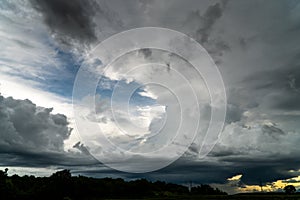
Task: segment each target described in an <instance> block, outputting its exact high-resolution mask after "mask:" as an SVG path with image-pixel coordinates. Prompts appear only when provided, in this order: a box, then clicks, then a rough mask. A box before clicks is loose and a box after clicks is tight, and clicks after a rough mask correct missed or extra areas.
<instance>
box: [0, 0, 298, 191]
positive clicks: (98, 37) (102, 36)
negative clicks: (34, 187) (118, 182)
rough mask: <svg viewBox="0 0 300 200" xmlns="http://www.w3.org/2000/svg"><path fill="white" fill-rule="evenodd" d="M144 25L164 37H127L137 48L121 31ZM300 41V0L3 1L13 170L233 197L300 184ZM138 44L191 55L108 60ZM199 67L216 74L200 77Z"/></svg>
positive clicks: (145, 54)
mask: <svg viewBox="0 0 300 200" xmlns="http://www.w3.org/2000/svg"><path fill="white" fill-rule="evenodd" d="M142 27H160V28H163V29H162V30H163V31H162V32H160V31H161V29H159V30H158V29H155V30H154V32H151V31H153V29H138V30H145V32H143V34H144V35H143V37H136V38H134V34H135V32H127V35H128V33H132V34H131V35H130V34H129V36H128V37H129V38H131V39H132V38H133V39H135V41H136V43H137V44H135V43H134V41H130V40H127V36H126V34H125V36H126V37H125V36H124V35H122V34H121V35H119V33H121V32H123V31H128V30H131V29H135V30H136V28H142ZM167 30H170V32H168V34H169V33H170V34H171V35H172V34H173V33H174V34H175V32H176V34H177V33H178V34H181V36H182V37H183V38H185V39H186V38H187V37H189V38H192V39H187V40H180V39H178V40H177V38H172V37H170V38H168V36H169V35H168V34H167V35H164V36H163V33H164V31H167ZM157 33H159V34H157ZM115 34H118V36H117V37H116V36H115V37H111V36H114V35H115ZM156 34H157V35H156ZM299 35H300V2H299V1H297V0H286V1H281V0H264V1H262V0H252V1H247V0H219V1H215V0H201V1H198V0H189V1H180V0H173V1H159V0H151V1H143V0H128V1H122V0H114V1H104V0H91V1H80V0H73V1H67V0H51V1H50V0H49V1H48V0H46V1H38V0H29V1H17V0H2V1H1V3H0V47H1V51H0V95H1V96H0V166H1V168H3V169H4V168H6V167H8V168H9V169H10V170H9V174H14V173H18V174H33V175H37V176H45V175H49V174H51V173H53V172H54V171H55V170H58V169H65V168H67V169H70V170H71V171H72V173H73V174H74V175H76V174H82V175H86V176H92V177H106V176H109V177H121V178H125V179H127V180H131V179H136V178H141V177H144V178H147V179H149V180H153V181H154V180H164V181H169V182H175V183H180V184H187V183H190V182H193V183H194V184H198V183H206V184H211V185H212V186H215V187H218V188H220V189H223V190H225V191H226V192H228V193H237V192H251V191H260V190H261V188H262V189H263V190H264V191H282V188H283V187H284V186H285V185H287V184H293V185H295V186H296V188H297V189H300V162H299V161H300V157H299V155H300V150H299V148H298V145H299V143H300V132H299V130H300V129H299V128H300V123H299V122H300V104H299V102H300V80H299V79H300V70H299V69H300V37H299ZM122 37H124V38H122ZM109 38H113V39H111V40H109ZM105 41H106V43H105ZM111 41H112V42H113V41H114V42H115V43H113V44H111V43H109V42H111ZM128 41H130V42H133V43H134V45H137V46H141V45H142V42H141V41H146V42H148V44H149V45H152V46H153V47H155V46H156V45H157V46H160V45H165V47H166V48H165V49H169V48H170V49H171V48H173V49H175V50H176V48H177V50H178V52H179V51H180V52H182V53H183V54H184V55H187V56H188V58H185V57H182V56H180V55H178V54H176V53H174V52H170V51H166V50H165V49H159V48H153V49H151V48H143V49H137V48H134V47H136V46H133V47H132V48H131V51H130V52H129V51H128V52H126V54H123V55H121V56H120V57H118V59H114V60H113V62H111V63H108V62H106V61H108V60H111V59H113V58H111V57H113V55H117V54H118V53H119V52H122V51H123V50H125V49H126V48H125V47H124V45H126V44H129V42H128ZM166 41H168V42H169V43H168V42H166ZM101 42H104V44H103V43H101ZM184 42H186V43H184ZM192 42H198V43H199V44H200V45H201V47H203V49H202V50H200V51H198V50H197V49H196V50H195V49H189V47H191V46H189V45H190V43H192ZM133 43H132V44H133ZM101 44H103V45H104V46H101ZM107 44H109V45H107ZM105 45H106V46H105ZM122 45H123V46H122ZM104 47H105V48H104ZM193 47H194V46H193ZM109 48H111V51H108V49H109ZM195 48H196V47H195ZM197 48H198V46H197ZM103 52H104V53H103ZM105 53H106V54H105ZM102 54H103V55H104V54H105V55H106V57H105V56H104V57H101V58H95V57H97V55H102ZM91 55H92V57H91ZM197 59H198V60H200V61H199V62H197V63H198V64H199V66H201V69H202V70H203V69H210V70H211V69H216V70H217V71H216V73H215V72H214V73H213V75H212V76H211V77H210V78H208V79H207V77H202V76H200V75H199V74H197V72H196V71H195V66H193V64H194V63H195V60H197ZM190 61H191V62H190ZM191 65H192V66H191ZM206 67H208V68H206ZM214 67H216V68H214ZM196 69H197V68H196ZM85 73H86V74H85ZM82 74H85V75H88V78H87V77H84V76H83V75H82ZM204 74H205V73H204ZM202 75H203V74H202ZM81 76H82V77H81ZM78 77H79V78H78ZM80 77H81V78H82V79H80ZM220 80H221V81H220ZM92 81H95V82H94V85H92V86H90V85H89V84H90V83H92ZM218 83H222V85H220V84H218ZM74 85H75V86H76V87H74ZM211 85H213V88H214V90H212V91H211V90H210V89H209V88H208V87H207V86H211ZM191 87H192V89H193V90H191ZM223 89H224V92H226V96H225V93H223V92H222V91H223ZM90 90H91V91H92V92H90ZM93 92H94V93H93ZM225 103H226V104H225ZM223 105H225V107H226V116H225V118H224V120H223V121H222V120H221V119H222V112H223V111H225V110H224V109H223V107H222V106H223ZM222 109H223V110H222ZM214 111H215V113H217V114H216V115H214V114H213V113H214ZM199 113H200V114H199ZM198 115H199V116H198ZM200 115H201V116H200ZM213 116H217V117H219V118H218V120H220V121H218V120H216V121H214V122H215V123H216V124H217V125H216V126H217V127H219V128H220V130H221V131H217V130H218V128H216V129H214V128H211V129H210V128H209V127H210V123H209V120H210V119H211V118H213ZM223 122H224V123H223ZM178 130H179V131H178ZM177 131H178V132H177ZM209 131H210V132H209ZM207 132H209V133H210V134H208V135H207V136H205V133H207ZM175 133H178V134H177V135H176V134H175ZM111 143H113V144H115V145H111ZM153 150H159V151H153ZM149 152H150V153H149ZM261 186H262V187H261Z"/></svg>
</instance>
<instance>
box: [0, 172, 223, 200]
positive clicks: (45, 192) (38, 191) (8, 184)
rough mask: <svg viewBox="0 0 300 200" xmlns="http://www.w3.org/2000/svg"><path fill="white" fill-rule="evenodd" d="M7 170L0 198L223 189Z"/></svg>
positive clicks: (69, 199) (72, 199) (71, 199)
mask: <svg viewBox="0 0 300 200" xmlns="http://www.w3.org/2000/svg"><path fill="white" fill-rule="evenodd" d="M7 171H8V170H7V169H6V170H5V171H1V170H0V199H16V200H23V199H24V200H27V199H28V200H29V199H30V200H34V199H51V200H59V199H65V200H77V199H78V200H79V199H80V200H85V199H86V200H89V199H104V198H138V199H140V198H149V197H150V198H152V197H154V198H155V197H172V196H174V197H179V196H193V195H211V194H212V195H226V193H225V192H222V191H220V190H219V189H217V188H216V189H215V188H212V187H210V186H209V185H198V186H195V187H192V188H190V190H189V188H188V187H186V186H183V185H178V184H173V183H166V182H162V181H156V182H150V181H148V180H146V179H138V180H133V181H128V182H127V181H125V180H123V179H121V178H117V179H112V178H102V179H98V178H91V177H85V176H81V175H79V176H72V175H71V173H70V171H69V170H62V171H58V172H56V173H54V174H52V175H51V176H50V177H35V176H28V175H25V176H22V177H20V176H18V175H12V176H8V174H7Z"/></svg>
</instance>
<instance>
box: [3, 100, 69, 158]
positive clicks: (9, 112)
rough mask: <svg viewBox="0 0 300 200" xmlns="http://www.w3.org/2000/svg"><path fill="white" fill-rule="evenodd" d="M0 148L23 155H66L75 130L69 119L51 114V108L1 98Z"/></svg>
mask: <svg viewBox="0 0 300 200" xmlns="http://www.w3.org/2000/svg"><path fill="white" fill-rule="evenodd" d="M0 107H1V110H0V135H1V142H0V147H3V148H4V147H5V148H7V149H20V148H23V149H24V151H27V150H29V151H30V150H36V151H43V150H47V151H57V152H59V151H63V147H64V140H66V139H67V138H69V136H70V134H71V131H72V129H70V128H69V127H68V121H67V118H66V116H64V115H62V114H51V112H52V108H43V107H38V106H36V105H35V104H33V103H32V102H31V101H30V100H15V99H13V98H11V97H8V98H4V97H2V96H0Z"/></svg>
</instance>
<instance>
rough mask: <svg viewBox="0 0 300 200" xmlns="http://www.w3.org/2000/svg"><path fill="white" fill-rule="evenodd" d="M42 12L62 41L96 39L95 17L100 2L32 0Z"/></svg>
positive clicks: (47, 23)
mask: <svg viewBox="0 0 300 200" xmlns="http://www.w3.org/2000/svg"><path fill="white" fill-rule="evenodd" d="M31 4H32V6H33V7H34V8H35V9H37V10H38V11H40V12H41V14H42V15H43V17H44V21H45V23H46V25H47V26H48V27H49V29H50V30H51V32H52V33H53V34H54V36H55V37H56V38H57V39H58V40H59V42H60V43H62V44H66V45H71V44H70V42H71V41H72V40H78V41H80V42H82V43H91V42H93V41H95V40H96V38H97V37H96V34H95V30H94V29H95V24H94V22H93V17H94V15H95V13H96V11H97V9H98V8H99V6H98V4H97V3H96V2H95V1H93V0H91V1H81V0H72V1H68V0H46V1H43V0H31Z"/></svg>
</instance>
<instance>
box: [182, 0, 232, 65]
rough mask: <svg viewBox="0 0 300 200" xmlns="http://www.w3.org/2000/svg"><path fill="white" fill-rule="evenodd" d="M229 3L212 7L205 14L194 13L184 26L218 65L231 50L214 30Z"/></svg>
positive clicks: (225, 2)
mask: <svg viewBox="0 0 300 200" xmlns="http://www.w3.org/2000/svg"><path fill="white" fill-rule="evenodd" d="M227 3H228V1H227V0H226V1H220V2H218V3H215V4H213V5H210V6H208V8H207V9H206V10H205V11H204V13H201V11H200V10H196V11H192V12H191V13H190V14H189V15H188V17H187V20H186V24H185V25H184V26H186V29H187V30H189V34H190V35H191V36H192V37H193V38H194V39H196V40H197V41H198V42H199V43H200V44H201V45H203V46H204V47H205V48H206V50H207V51H208V52H209V53H210V55H211V56H212V57H213V59H214V61H215V62H216V63H217V64H219V63H220V62H221V60H220V57H221V56H223V54H224V52H225V51H229V50H230V46H229V44H228V43H227V42H226V40H224V38H222V35H219V34H216V29H215V28H214V26H215V25H216V24H217V22H218V21H219V20H220V19H221V17H222V16H223V13H224V12H225V9H226V5H227Z"/></svg>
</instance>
